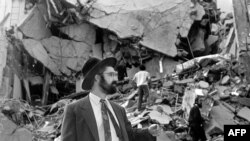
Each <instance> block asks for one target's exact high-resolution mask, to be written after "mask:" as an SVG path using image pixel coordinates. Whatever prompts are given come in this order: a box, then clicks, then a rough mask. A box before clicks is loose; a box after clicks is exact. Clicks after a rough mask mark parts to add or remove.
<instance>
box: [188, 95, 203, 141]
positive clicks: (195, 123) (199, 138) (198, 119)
mask: <svg viewBox="0 0 250 141" xmlns="http://www.w3.org/2000/svg"><path fill="white" fill-rule="evenodd" d="M200 108H202V99H201V98H200V97H197V98H196V100H195V105H194V106H193V107H192V108H191V110H190V114H189V118H188V122H189V129H190V135H191V137H192V138H193V141H206V140H207V138H206V135H205V130H204V126H203V124H204V122H205V120H204V119H203V118H202V116H201V112H200Z"/></svg>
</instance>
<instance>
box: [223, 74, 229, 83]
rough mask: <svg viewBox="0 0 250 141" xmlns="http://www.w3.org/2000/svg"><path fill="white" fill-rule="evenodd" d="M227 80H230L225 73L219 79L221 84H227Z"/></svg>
mask: <svg viewBox="0 0 250 141" xmlns="http://www.w3.org/2000/svg"><path fill="white" fill-rule="evenodd" d="M229 80H230V76H228V75H226V76H224V77H223V78H222V80H221V84H222V85H225V84H228V83H229Z"/></svg>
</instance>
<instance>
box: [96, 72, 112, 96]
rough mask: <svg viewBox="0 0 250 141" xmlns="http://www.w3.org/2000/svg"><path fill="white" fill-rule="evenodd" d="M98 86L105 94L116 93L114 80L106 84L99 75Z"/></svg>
mask: <svg viewBox="0 0 250 141" xmlns="http://www.w3.org/2000/svg"><path fill="white" fill-rule="evenodd" d="M99 86H100V87H101V88H102V91H103V93H105V94H107V95H112V94H114V93H116V81H113V82H112V83H111V84H108V83H107V81H106V80H105V79H104V77H103V76H101V79H100V83H99Z"/></svg>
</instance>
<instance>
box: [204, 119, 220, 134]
mask: <svg viewBox="0 0 250 141" xmlns="http://www.w3.org/2000/svg"><path fill="white" fill-rule="evenodd" d="M223 131H224V129H223V127H222V126H221V125H219V124H218V123H217V122H216V121H215V120H214V119H211V120H210V122H209V124H208V127H207V129H206V132H207V134H208V135H210V136H212V135H214V134H223Z"/></svg>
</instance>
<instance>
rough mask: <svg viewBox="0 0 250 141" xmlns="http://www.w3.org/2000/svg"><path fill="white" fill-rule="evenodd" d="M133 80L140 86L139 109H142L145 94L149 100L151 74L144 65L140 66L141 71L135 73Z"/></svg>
mask: <svg viewBox="0 0 250 141" xmlns="http://www.w3.org/2000/svg"><path fill="white" fill-rule="evenodd" d="M133 81H134V82H135V83H136V85H137V87H138V95H139V99H138V107H137V109H138V110H139V111H140V110H141V105H142V102H143V96H145V100H147V97H148V96H149V86H148V84H149V82H150V74H149V72H147V71H146V67H145V66H144V65H141V66H140V71H139V72H137V73H136V74H135V76H134V78H133Z"/></svg>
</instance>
